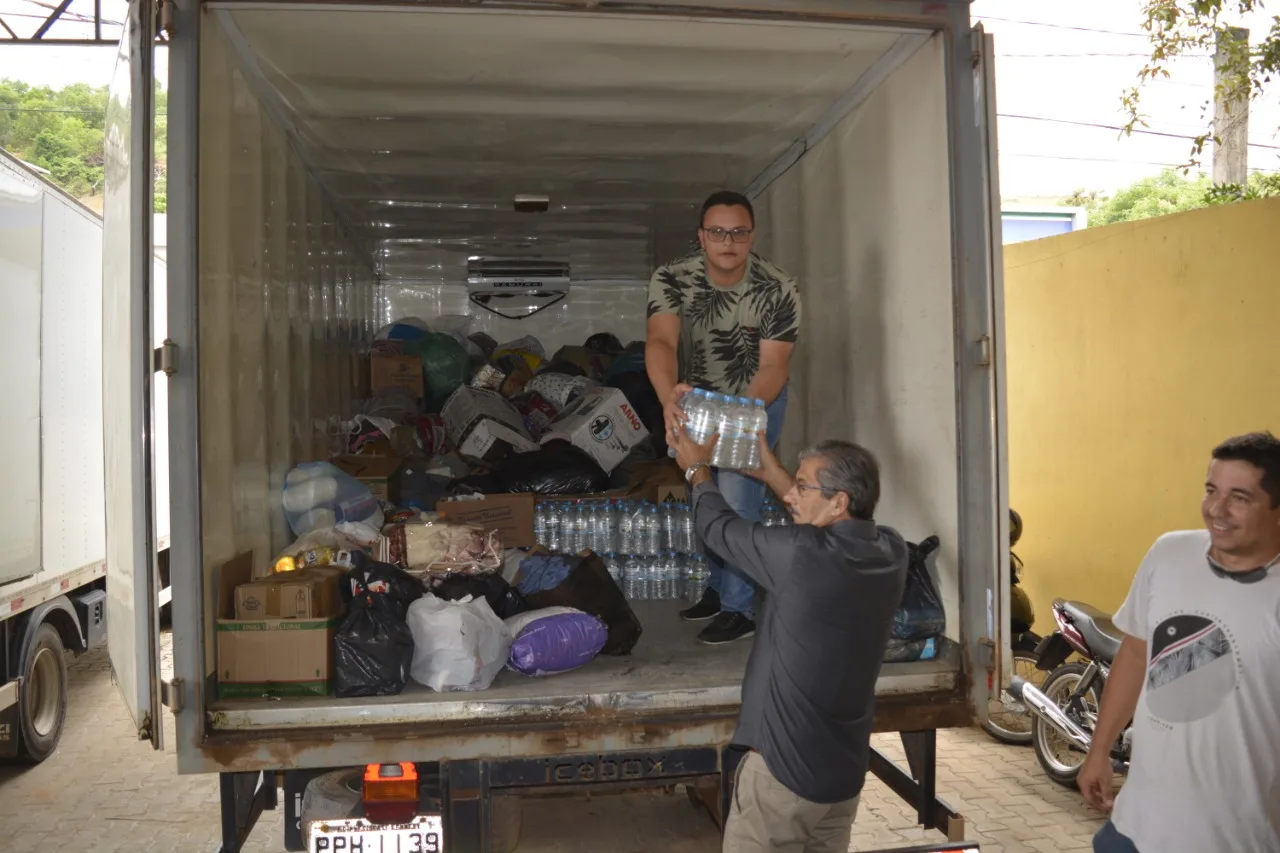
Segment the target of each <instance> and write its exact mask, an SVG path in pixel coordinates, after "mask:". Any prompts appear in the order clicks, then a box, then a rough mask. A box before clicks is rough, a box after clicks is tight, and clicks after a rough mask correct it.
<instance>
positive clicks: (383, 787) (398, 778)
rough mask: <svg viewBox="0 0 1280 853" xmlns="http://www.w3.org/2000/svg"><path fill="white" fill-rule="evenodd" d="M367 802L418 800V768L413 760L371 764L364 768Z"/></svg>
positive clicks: (365, 799) (365, 797)
mask: <svg viewBox="0 0 1280 853" xmlns="http://www.w3.org/2000/svg"><path fill="white" fill-rule="evenodd" d="M364 801H365V802H366V803H404V802H410V803H416V802H418V768H417V767H415V766H414V765H413V762H411V761H402V762H400V763H399V764H369V765H366V766H365V768H364Z"/></svg>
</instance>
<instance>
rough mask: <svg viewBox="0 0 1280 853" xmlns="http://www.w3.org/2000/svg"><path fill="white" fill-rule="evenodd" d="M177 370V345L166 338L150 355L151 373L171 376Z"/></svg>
mask: <svg viewBox="0 0 1280 853" xmlns="http://www.w3.org/2000/svg"><path fill="white" fill-rule="evenodd" d="M177 370H178V345H177V344H175V343H174V342H173V341H171V340H169V339H168V338H165V339H164V343H162V344H161V345H160V346H158V347H156V349H155V351H154V352H152V354H151V371H152V372H153V373H163V374H164V375H165V376H172V375H173V374H174V373H175V372H177Z"/></svg>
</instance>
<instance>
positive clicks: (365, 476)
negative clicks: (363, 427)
mask: <svg viewBox="0 0 1280 853" xmlns="http://www.w3.org/2000/svg"><path fill="white" fill-rule="evenodd" d="M333 464H334V465H336V466H338V468H340V469H341V470H342V471H344V472H346V473H348V474H350V475H351V476H352V477H355V478H356V479H357V480H359V481H360V482H361V483H364V485H366V486H367V487H368V488H369V491H371V492H373V496H374V497H375V498H377V499H378V500H383V501H389V500H390V498H388V497H387V484H388V483H389V482H390V481H391V475H393V474H395V472H396V470H397V469H398V468H399V467H400V464H401V459H400V458H399V457H398V456H366V455H365V454H363V453H362V454H359V455H356V456H339V457H338V458H337V459H334V460H333Z"/></svg>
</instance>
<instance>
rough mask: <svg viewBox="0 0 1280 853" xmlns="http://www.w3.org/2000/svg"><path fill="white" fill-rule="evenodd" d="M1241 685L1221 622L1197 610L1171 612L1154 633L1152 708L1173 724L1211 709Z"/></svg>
mask: <svg viewBox="0 0 1280 853" xmlns="http://www.w3.org/2000/svg"><path fill="white" fill-rule="evenodd" d="M1235 686H1236V662H1235V656H1234V654H1233V653H1232V649H1231V641H1230V639H1228V637H1227V634H1226V632H1225V631H1223V630H1222V626H1220V625H1219V624H1218V623H1217V622H1215V621H1213V620H1212V619H1209V618H1207V617H1204V616H1197V615H1195V614H1187V613H1183V614H1179V615H1177V616H1170V617H1169V618H1167V619H1165V620H1164V621H1163V622H1161V623H1160V624H1159V625H1157V626H1156V630H1155V631H1154V632H1153V633H1152V635H1151V663H1150V664H1148V666H1147V707H1148V708H1150V710H1151V712H1152V713H1153V714H1155V715H1156V716H1157V717H1159V718H1160V719H1162V720H1165V721H1166V722H1170V723H1191V722H1195V721H1196V720H1202V719H1204V718H1205V717H1207V716H1209V715H1210V714H1212V713H1213V712H1214V711H1216V710H1217V709H1218V706H1219V705H1221V704H1222V701H1223V700H1224V699H1225V698H1226V697H1227V695H1228V694H1229V693H1231V691H1232V690H1233V689H1235Z"/></svg>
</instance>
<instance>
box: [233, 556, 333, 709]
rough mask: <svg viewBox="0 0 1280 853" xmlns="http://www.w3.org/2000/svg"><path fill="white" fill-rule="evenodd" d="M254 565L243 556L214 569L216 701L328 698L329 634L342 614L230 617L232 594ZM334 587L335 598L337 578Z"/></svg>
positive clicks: (330, 671)
mask: <svg viewBox="0 0 1280 853" xmlns="http://www.w3.org/2000/svg"><path fill="white" fill-rule="evenodd" d="M253 565H254V560H253V553H252V552H247V553H244V554H241V555H240V556H238V557H235V558H234V559H232V560H229V561H228V562H227V563H225V564H223V565H222V566H220V567H219V570H218V578H217V584H218V619H217V624H216V635H217V643H216V645H217V661H216V664H217V679H218V697H219V698H222V699H231V698H236V697H254V698H257V697H261V696H327V695H329V694H330V693H331V692H332V691H333V636H334V634H335V633H336V631H337V629H338V625H339V624H341V622H342V616H338V615H335V616H330V617H328V618H324V619H249V620H243V619H234V618H232V617H233V615H234V612H235V604H236V595H235V592H236V590H237V589H238V588H239V587H241V586H243V585H245V584H246V583H248V581H249V578H250V576H251V575H252V574H253ZM289 574H293V573H292V572H290V573H289ZM334 583H335V588H334V594H335V595H336V594H337V589H336V579H335V582H334Z"/></svg>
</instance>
